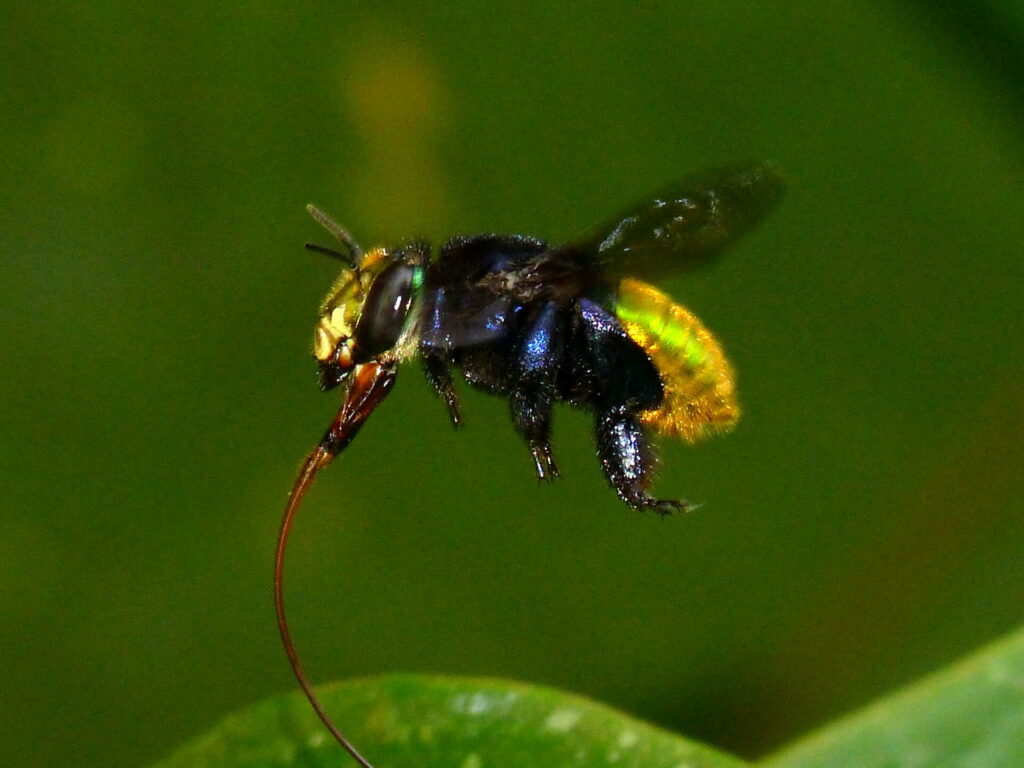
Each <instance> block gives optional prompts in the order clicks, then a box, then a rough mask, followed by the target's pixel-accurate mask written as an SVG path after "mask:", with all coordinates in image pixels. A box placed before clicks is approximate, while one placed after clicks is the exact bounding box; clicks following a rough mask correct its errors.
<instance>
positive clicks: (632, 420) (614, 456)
mask: <svg viewBox="0 0 1024 768" xmlns="http://www.w3.org/2000/svg"><path fill="white" fill-rule="evenodd" d="M597 455H598V458H599V459H600V460H601V467H602V468H603V469H604V474H605V477H607V478H608V482H609V483H611V486H612V488H614V489H615V492H616V493H617V494H618V495H619V498H620V499H622V500H623V501H624V502H626V503H627V504H629V505H630V506H631V507H633V508H634V509H641V510H642V509H652V510H654V511H655V512H657V513H659V514H661V515H670V514H672V513H674V512H680V511H682V512H686V511H689V510H691V509H693V505H692V504H690V503H689V502H685V501H674V500H672V499H656V498H654V497H653V496H651V495H650V494H649V493H647V488H648V487H649V486H650V484H651V480H652V478H653V475H654V466H655V463H656V461H657V457H656V456H655V454H654V449H653V448H652V447H651V443H650V440H649V438H648V437H647V435H646V433H645V432H644V429H643V426H641V424H640V421H639V419H638V418H637V417H636V415H635V414H632V413H629V411H628V410H626V409H625V408H622V407H616V408H612V409H610V410H607V411H604V412H602V413H598V415H597Z"/></svg>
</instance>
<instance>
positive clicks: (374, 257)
mask: <svg viewBox="0 0 1024 768" xmlns="http://www.w3.org/2000/svg"><path fill="white" fill-rule="evenodd" d="M388 263H389V262H388V259H387V251H385V250H384V249H383V248H374V249H373V250H371V251H367V253H366V254H365V255H364V256H363V259H362V261H361V262H360V264H359V271H358V272H356V271H355V270H351V269H343V270H341V274H339V275H338V278H337V280H335V281H334V285H332V286H331V290H330V292H329V293H328V294H327V298H325V299H324V301H323V303H322V304H321V305H320V318H319V320H318V321H317V324H316V330H314V331H313V357H315V358H316V359H317V360H319V361H320V362H322V363H326V362H328V361H332V360H333V361H334V362H336V363H338V364H339V365H341V366H342V367H343V368H345V367H348V366H349V365H351V363H352V349H351V339H352V334H353V333H354V332H355V327H356V323H357V322H358V321H359V314H360V312H361V311H362V309H363V302H364V301H365V300H366V291H367V290H368V289H369V287H370V284H371V283H372V282H373V281H374V279H375V278H376V277H377V275H378V274H379V273H380V271H381V270H382V269H383V268H384V267H386V266H387V265H388ZM339 346H340V348H339ZM336 354H337V357H335V355H336Z"/></svg>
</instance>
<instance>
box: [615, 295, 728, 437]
mask: <svg viewBox="0 0 1024 768" xmlns="http://www.w3.org/2000/svg"><path fill="white" fill-rule="evenodd" d="M615 313H616V315H617V316H618V318H619V320H620V321H621V322H622V324H623V326H624V327H625V329H626V333H628V334H629V336H630V338H632V339H633V341H635V342H636V343H637V344H638V345H639V346H640V347H641V348H643V350H644V352H646V354H647V356H648V357H649V358H650V359H651V361H652V362H653V363H654V365H655V366H656V367H657V369H658V372H659V374H660V375H661V381H662V383H663V385H664V387H665V399H664V402H663V403H662V404H661V406H660V407H658V408H654V409H650V410H645V411H644V412H643V413H642V414H641V421H642V423H643V424H644V425H645V426H648V427H650V428H652V429H654V430H655V431H657V432H660V433H662V434H666V435H670V436H673V437H680V438H682V439H683V440H687V441H689V442H695V441H697V440H699V439H701V438H702V437H706V436H708V435H712V434H715V433H718V432H723V431H727V430H729V429H731V428H732V427H733V425H735V423H736V421H737V419H739V415H740V409H739V405H738V404H737V402H736V393H735V384H734V377H733V372H732V367H731V366H730V365H729V361H728V360H727V359H726V357H725V354H724V353H723V352H722V348H721V347H720V346H719V344H718V341H717V340H716V339H715V337H714V336H712V335H711V332H710V331H708V330H707V328H705V327H704V325H703V324H702V323H701V322H700V320H698V319H697V317H696V316H695V315H694V314H693V313H692V312H690V311H689V310H687V309H686V308H685V307H682V306H680V305H679V304H676V303H674V302H673V301H672V299H671V298H669V297H668V296H666V295H665V294H664V293H662V292H661V291H658V290H657V289H656V288H654V287H653V286H651V285H648V284H647V283H644V282H641V281H639V280H635V279H633V278H626V279H624V280H623V281H622V283H621V284H620V286H619V295H618V300H617V302H616V305H615Z"/></svg>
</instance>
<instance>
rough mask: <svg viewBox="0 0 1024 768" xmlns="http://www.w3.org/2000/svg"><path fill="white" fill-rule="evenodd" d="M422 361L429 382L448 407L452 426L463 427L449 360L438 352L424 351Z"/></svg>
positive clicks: (432, 350)
mask: <svg viewBox="0 0 1024 768" xmlns="http://www.w3.org/2000/svg"><path fill="white" fill-rule="evenodd" d="M421 359H422V360H423V373H425V374H426V376H427V382H428V383H429V384H430V386H431V387H432V388H433V390H434V391H435V392H436V393H437V394H438V395H439V396H440V397H441V399H442V400H444V402H445V404H446V405H447V406H448V417H449V418H450V419H451V420H452V426H453V427H456V428H458V427H460V426H462V415H461V414H460V413H459V396H458V395H456V394H455V386H454V384H452V372H451V369H450V368H449V367H448V358H447V357H446V356H445V355H444V354H443V353H441V352H439V351H437V350H434V349H430V350H425V349H424V350H422V355H421Z"/></svg>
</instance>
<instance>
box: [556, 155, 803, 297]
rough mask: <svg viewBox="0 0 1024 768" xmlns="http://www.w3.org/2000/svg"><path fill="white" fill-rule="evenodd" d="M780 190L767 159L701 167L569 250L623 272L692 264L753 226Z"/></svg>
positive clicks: (649, 271) (648, 274) (641, 273)
mask: <svg viewBox="0 0 1024 768" xmlns="http://www.w3.org/2000/svg"><path fill="white" fill-rule="evenodd" d="M782 191H783V182H782V177H781V175H780V173H779V171H778V169H777V168H776V167H775V166H774V165H773V164H771V163H767V162H755V161H751V162H744V163H737V164H735V165H731V166H727V167H723V168H718V169H715V170H711V171H705V172H703V173H698V174H695V175H693V176H689V177H687V178H684V179H682V180H681V181H679V182H677V183H676V184H674V185H672V186H671V187H668V188H667V189H665V190H663V191H662V193H661V194H659V195H658V196H656V197H655V198H654V199H653V200H650V201H649V202H646V203H644V204H643V205H640V206H638V207H636V208H634V209H632V210H630V211H627V212H626V213H624V214H622V215H620V216H617V217H615V218H613V219H611V220H609V221H607V222H605V223H604V224H603V225H601V226H599V227H597V228H595V229H594V230H593V233H592V234H591V235H590V236H589V237H586V238H584V239H583V240H582V241H580V242H578V243H576V244H575V245H574V246H573V247H572V249H573V250H574V251H576V252H578V253H581V254H587V255H590V256H592V257H594V258H596V260H597V261H598V263H600V264H603V265H604V266H605V268H607V269H610V270H612V271H614V272H617V273H619V274H623V275H625V274H630V275H637V276H640V277H647V278H651V277H654V276H657V275H660V274H663V273H665V272H669V271H675V270H682V269H688V268H693V267H696V266H700V265H701V264H703V263H705V262H707V261H708V260H709V259H711V258H713V257H714V256H716V255H717V254H718V253H719V252H721V251H722V249H723V248H725V247H726V246H727V245H729V244H730V243H732V242H733V240H735V239H736V238H738V237H739V236H740V235H742V234H743V233H745V232H747V231H749V230H750V229H752V228H753V227H754V226H755V225H757V224H758V223H759V222H760V221H761V219H763V218H764V216H765V214H767V213H768V211H770V210H771V209H772V207H773V206H774V205H775V203H776V202H777V201H778V199H779V198H780V197H781V195H782Z"/></svg>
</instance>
